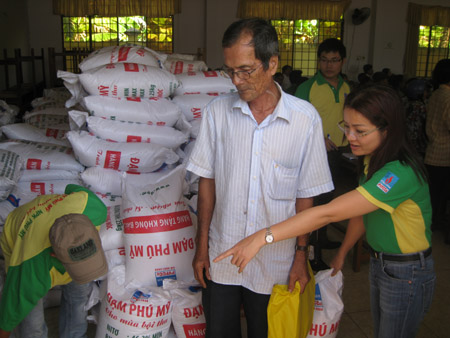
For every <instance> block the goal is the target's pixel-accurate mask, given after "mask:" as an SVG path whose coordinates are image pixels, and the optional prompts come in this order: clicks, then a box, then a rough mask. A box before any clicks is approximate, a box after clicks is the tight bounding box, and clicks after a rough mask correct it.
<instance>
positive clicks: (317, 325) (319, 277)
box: [307, 269, 344, 338]
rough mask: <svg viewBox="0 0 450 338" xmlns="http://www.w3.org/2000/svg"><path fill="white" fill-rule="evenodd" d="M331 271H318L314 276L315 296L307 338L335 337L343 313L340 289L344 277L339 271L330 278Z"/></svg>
mask: <svg viewBox="0 0 450 338" xmlns="http://www.w3.org/2000/svg"><path fill="white" fill-rule="evenodd" d="M332 272H333V269H328V270H322V271H319V272H318V273H317V274H316V275H315V276H314V278H315V280H316V296H315V306H314V319H313V323H312V326H311V329H310V330H309V334H308V336H307V338H313V337H321V338H322V337H325V338H334V337H336V336H337V333H338V328H339V322H340V320H341V316H342V313H343V312H344V303H343V301H342V289H343V287H344V277H343V275H342V272H341V271H339V272H338V273H337V274H336V276H334V277H332V276H331V273H332Z"/></svg>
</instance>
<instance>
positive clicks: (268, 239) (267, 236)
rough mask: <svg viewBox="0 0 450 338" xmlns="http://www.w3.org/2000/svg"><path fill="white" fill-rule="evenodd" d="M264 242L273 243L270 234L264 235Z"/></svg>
mask: <svg viewBox="0 0 450 338" xmlns="http://www.w3.org/2000/svg"><path fill="white" fill-rule="evenodd" d="M266 242H267V243H272V242H273V235H272V234H270V235H266Z"/></svg>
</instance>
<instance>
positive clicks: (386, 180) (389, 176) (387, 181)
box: [377, 171, 398, 194]
mask: <svg viewBox="0 0 450 338" xmlns="http://www.w3.org/2000/svg"><path fill="white" fill-rule="evenodd" d="M397 181H398V177H397V176H395V175H394V174H393V173H391V172H390V171H388V172H387V173H386V175H384V177H383V178H382V179H381V180H380V182H378V183H377V187H378V188H380V189H381V190H382V191H383V192H384V193H385V194H387V193H388V192H389V190H391V189H392V187H393V186H394V185H395V183H397Z"/></svg>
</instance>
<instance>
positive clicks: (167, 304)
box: [58, 46, 205, 337]
mask: <svg viewBox="0 0 450 338" xmlns="http://www.w3.org/2000/svg"><path fill="white" fill-rule="evenodd" d="M168 60H170V61H168ZM175 60H176V59H175V58H173V57H171V58H170V59H169V58H168V56H167V55H164V54H160V53H156V52H155V51H152V50H150V49H148V48H145V47H140V46H121V47H107V48H104V49H101V50H99V51H96V52H94V53H92V54H91V55H90V56H88V57H87V58H86V59H85V60H83V62H82V63H81V64H80V69H81V71H82V73H81V74H72V73H68V72H62V71H60V72H58V77H60V78H62V79H63V80H64V84H65V86H66V88H67V89H68V90H69V91H70V93H71V94H72V97H71V98H70V99H69V100H67V101H66V107H68V108H71V107H73V106H75V105H81V107H82V108H81V109H80V108H79V107H77V109H71V110H70V111H69V123H70V129H71V130H70V131H69V132H67V133H66V137H67V140H68V141H69V142H70V144H71V146H72V148H73V150H74V155H75V158H76V159H77V160H78V161H79V162H80V163H81V164H82V165H83V166H84V167H85V170H84V171H83V172H82V173H81V179H82V182H83V185H84V186H86V187H87V188H89V189H91V190H92V191H94V192H95V193H96V194H97V196H99V197H100V198H101V199H102V200H103V201H104V203H105V205H106V206H107V207H108V216H107V221H106V222H105V223H104V224H103V225H102V226H101V229H100V237H101V239H102V245H103V248H104V250H105V253H106V256H107V258H108V261H109V267H110V272H109V274H108V276H107V277H106V279H105V281H104V283H101V292H100V296H99V299H100V307H99V309H98V319H97V335H96V336H97V337H105V336H107V335H109V336H116V337H131V336H135V337H147V336H151V337H153V336H155V337H156V336H157V337H167V336H168V335H169V332H170V330H172V331H175V332H172V334H173V335H175V334H176V336H177V337H193V336H195V337H201V336H202V334H203V335H204V326H205V321H204V316H203V310H202V308H201V302H200V299H201V292H200V293H199V292H194V291H190V290H189V289H188V287H189V286H191V287H192V286H194V285H197V283H196V282H195V280H194V276H193V270H192V265H191V264H192V259H193V256H194V253H195V246H194V237H195V233H196V221H195V215H194V214H193V213H191V212H190V211H189V207H188V203H187V199H186V196H187V194H188V192H189V187H188V183H187V181H186V170H185V167H184V165H183V164H182V159H183V157H184V156H185V153H184V152H183V150H182V149H183V148H184V146H185V145H186V144H187V142H188V140H189V137H190V133H191V128H192V127H191V124H190V123H188V121H187V119H186V118H185V116H184V115H183V113H182V112H181V109H180V108H179V106H178V105H176V104H175V103H174V102H172V100H171V97H172V96H173V95H174V93H175V91H176V89H177V88H178V87H179V86H180V82H179V80H178V79H177V77H176V75H175V74H173V73H172V72H170V71H168V70H166V69H165V65H171V64H176V61H175ZM169 62H170V63H169ZM174 69H179V67H178V68H177V67H175V66H174ZM166 280H174V281H176V282H177V283H179V284H177V287H172V290H167V289H165V288H164V281H166ZM191 294H192V295H193V294H195V295H196V297H193V296H192V297H191ZM177 304H182V306H183V309H184V308H195V309H197V310H196V313H198V314H197V315H196V316H194V317H192V318H194V322H193V321H192V318H188V319H189V320H187V321H186V323H184V322H183V321H181V317H182V316H184V315H180V314H179V313H178V312H179V311H180V310H176V309H177V308H179V306H178V305H177ZM199 308H201V311H199V310H198V309H199ZM177 311H178V312H177ZM183 311H184V310H183ZM186 311H187V310H186ZM176 313H178V315H176ZM183 313H184V312H183ZM191 313H192V312H191ZM188 315H189V313H188V312H186V316H184V317H187V316H188ZM172 323H173V325H171V324H172ZM184 324H186V325H184Z"/></svg>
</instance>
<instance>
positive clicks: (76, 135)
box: [66, 131, 178, 173]
mask: <svg viewBox="0 0 450 338" xmlns="http://www.w3.org/2000/svg"><path fill="white" fill-rule="evenodd" d="M66 135H67V138H68V139H69V141H70V143H71V144H72V147H73V150H74V152H75V157H76V158H77V159H78V160H79V161H80V162H81V163H82V164H83V165H85V166H86V167H102V168H107V169H114V170H122V171H127V172H130V173H133V172H134V173H142V172H152V171H156V170H158V169H159V168H161V166H163V165H164V164H174V163H176V162H177V161H178V155H177V154H176V153H175V152H173V150H170V149H168V148H165V147H162V146H160V145H157V144H153V143H117V142H108V141H105V140H101V139H99V138H98V137H95V136H94V135H91V134H90V133H87V132H85V131H80V132H76V131H69V132H68V133H67V134H66Z"/></svg>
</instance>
